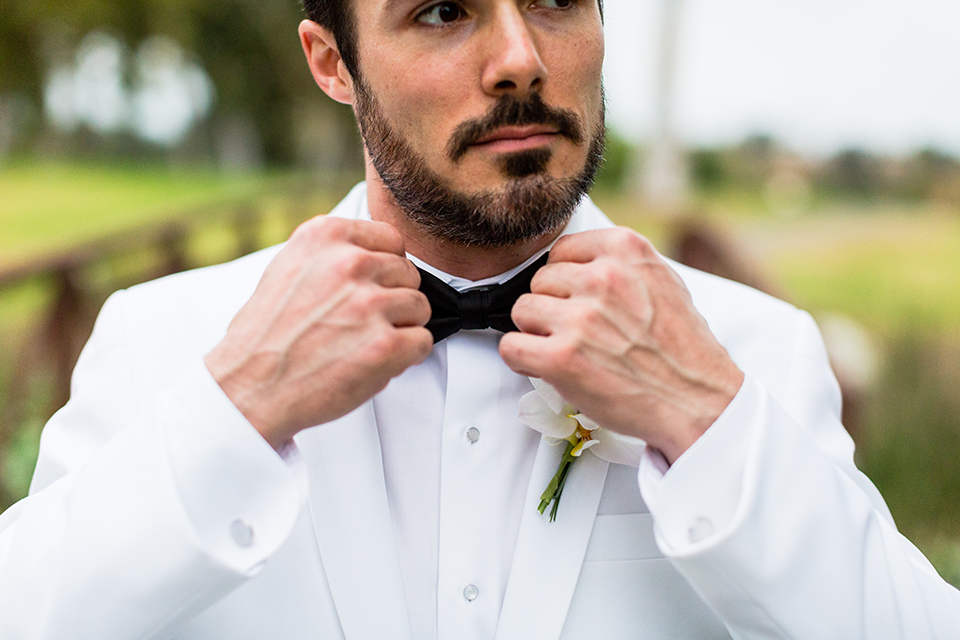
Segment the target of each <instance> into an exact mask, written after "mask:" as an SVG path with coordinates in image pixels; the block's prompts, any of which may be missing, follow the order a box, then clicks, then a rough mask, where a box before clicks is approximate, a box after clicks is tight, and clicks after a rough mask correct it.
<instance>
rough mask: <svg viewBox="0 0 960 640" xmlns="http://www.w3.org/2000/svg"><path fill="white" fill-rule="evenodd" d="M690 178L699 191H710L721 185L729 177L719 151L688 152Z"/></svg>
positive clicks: (698, 150) (696, 150) (697, 150)
mask: <svg viewBox="0 0 960 640" xmlns="http://www.w3.org/2000/svg"><path fill="white" fill-rule="evenodd" d="M690 177H691V178H692V179H693V184H694V185H695V186H696V187H698V188H699V189H712V188H716V187H718V186H720V185H722V184H723V183H724V182H726V181H727V180H728V179H729V177H728V175H727V167H726V164H725V162H724V159H723V156H722V154H721V153H720V151H717V150H716V149H695V150H694V151H692V152H690Z"/></svg>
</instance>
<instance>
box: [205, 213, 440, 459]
mask: <svg viewBox="0 0 960 640" xmlns="http://www.w3.org/2000/svg"><path fill="white" fill-rule="evenodd" d="M419 286H420V274H419V272H418V271H417V269H416V267H415V266H414V265H413V264H412V263H411V262H410V261H409V260H407V259H406V258H405V254H404V245H403V239H402V237H401V236H400V234H399V233H398V232H397V231H396V230H395V229H394V228H393V227H391V226H390V225H387V224H384V223H380V222H368V221H358V220H343V219H339V218H314V219H312V220H310V221H308V222H306V223H304V224H303V225H301V226H300V227H299V228H298V229H297V230H296V231H295V232H294V234H293V235H292V236H291V238H290V241H289V242H288V243H287V245H286V246H285V247H284V248H283V250H281V251H280V253H279V254H277V256H276V258H274V260H273V262H271V263H270V265H269V266H268V267H267V269H266V271H265V272H264V275H263V278H262V279H261V281H260V284H259V285H258V286H257V289H256V291H255V292H254V294H253V296H252V297H251V298H250V300H249V301H248V302H247V303H246V304H245V305H244V306H243V308H242V309H240V311H239V313H237V315H236V317H235V318H234V319H233V321H232V322H231V323H230V327H229V329H228V330H227V335H226V337H224V339H223V341H222V342H221V343H220V344H219V345H217V347H216V348H214V349H213V351H211V352H210V353H209V354H208V355H207V356H206V358H205V363H206V365H207V368H208V369H209V371H210V373H211V374H212V375H213V377H214V379H215V380H216V381H217V383H218V384H219V385H220V387H221V388H222V389H223V391H224V392H225V393H226V395H227V396H228V397H229V398H230V400H231V401H232V402H233V403H234V404H235V405H236V406H237V408H238V409H239V410H240V411H241V412H242V413H243V415H244V416H245V417H246V418H247V419H248V420H249V421H250V423H251V424H252V425H253V426H254V427H255V428H256V429H257V431H259V432H260V434H261V435H262V436H263V437H264V438H265V439H266V440H267V442H269V443H270V444H271V445H272V446H273V447H274V448H278V447H279V446H280V445H282V444H283V443H285V442H287V441H288V440H289V439H290V438H292V437H293V436H294V435H295V434H296V433H298V432H299V431H301V430H303V429H305V428H307V427H311V426H314V425H318V424H323V423H325V422H329V421H330V420H334V419H336V418H339V417H341V416H343V415H346V414H347V413H349V412H350V411H353V410H354V409H356V408H357V407H359V406H360V405H361V404H363V403H364V402H366V401H367V400H369V399H370V398H372V397H373V396H374V395H375V394H376V393H377V392H379V391H380V390H381V389H383V388H384V387H385V386H386V385H387V383H388V382H389V381H390V379H391V378H392V377H394V376H396V375H399V374H400V373H402V372H403V371H404V370H405V369H406V368H407V367H409V366H411V365H414V364H419V363H420V362H423V360H424V359H425V358H426V357H427V356H428V355H429V354H430V351H431V349H432V348H433V339H432V337H431V335H430V332H429V331H427V330H426V329H425V328H423V325H425V324H426V323H427V321H428V320H429V319H430V304H429V303H428V302H427V298H426V296H424V295H423V294H422V293H420V291H418V290H417V287H419Z"/></svg>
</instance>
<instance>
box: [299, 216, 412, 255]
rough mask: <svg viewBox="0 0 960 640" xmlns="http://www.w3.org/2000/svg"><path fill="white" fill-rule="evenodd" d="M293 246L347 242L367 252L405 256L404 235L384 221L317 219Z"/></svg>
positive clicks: (304, 226) (302, 230) (305, 226)
mask: <svg viewBox="0 0 960 640" xmlns="http://www.w3.org/2000/svg"><path fill="white" fill-rule="evenodd" d="M290 240H291V244H294V245H298V244H302V243H306V244H308V245H314V246H315V245H322V244H328V243H330V242H347V243H349V244H352V245H355V246H357V247H361V248H363V249H367V250H368V251H382V252H384V253H390V254H393V255H397V256H403V255H405V253H404V243H403V236H401V235H400V232H399V231H397V230H396V229H395V228H393V227H392V226H390V225H389V224H386V223H384V222H375V221H372V220H346V219H344V218H336V217H332V216H317V217H316V218H311V219H310V220H307V221H306V222H304V223H303V224H301V225H300V226H299V227H297V229H296V231H294V232H293V235H292V236H291V237H290Z"/></svg>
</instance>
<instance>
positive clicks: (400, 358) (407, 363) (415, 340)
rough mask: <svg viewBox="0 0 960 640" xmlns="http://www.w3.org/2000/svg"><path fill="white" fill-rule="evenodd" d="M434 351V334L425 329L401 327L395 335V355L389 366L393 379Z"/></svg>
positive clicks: (389, 373) (389, 372)
mask: <svg viewBox="0 0 960 640" xmlns="http://www.w3.org/2000/svg"><path fill="white" fill-rule="evenodd" d="M431 351H433V334H431V333H430V332H429V331H427V330H426V329H424V328H423V327H401V328H399V329H397V330H396V332H395V333H394V353H395V354H396V356H395V357H394V358H392V359H391V362H390V363H389V365H388V366H387V368H388V375H389V376H390V377H391V378H393V377H395V376H398V375H400V374H401V373H403V372H404V371H406V370H407V369H408V368H409V367H412V366H414V365H418V364H420V363H422V362H423V361H424V360H426V359H427V356H429V355H430V352H431Z"/></svg>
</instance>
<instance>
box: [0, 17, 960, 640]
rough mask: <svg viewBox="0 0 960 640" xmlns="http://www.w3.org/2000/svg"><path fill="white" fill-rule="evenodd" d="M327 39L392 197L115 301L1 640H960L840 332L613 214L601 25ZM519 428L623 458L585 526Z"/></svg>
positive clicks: (372, 163) (323, 72)
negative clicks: (679, 258) (877, 470)
mask: <svg viewBox="0 0 960 640" xmlns="http://www.w3.org/2000/svg"><path fill="white" fill-rule="evenodd" d="M305 4H306V10H307V14H308V16H309V17H310V20H307V21H305V22H303V24H302V25H301V26H300V38H301V42H302V44H303V48H304V52H305V54H306V58H307V62H308V64H309V67H310V70H311V72H312V73H313V76H314V78H315V79H316V81H317V84H318V85H319V86H320V88H321V89H322V90H323V91H324V92H325V93H327V95H329V96H330V97H331V98H333V99H335V100H338V101H340V102H344V103H348V104H351V105H353V108H354V111H355V113H356V116H357V121H358V123H359V126H360V129H361V132H362V134H363V139H364V143H365V151H366V157H367V170H366V174H367V176H366V177H367V180H366V183H365V184H363V185H359V186H358V187H357V188H355V189H354V191H353V192H351V194H350V195H349V196H348V197H347V198H346V199H345V200H344V201H343V202H342V203H341V204H340V205H339V206H338V207H337V208H336V209H335V210H334V211H333V212H332V214H331V215H330V216H327V217H325V218H317V219H314V220H311V221H309V222H307V223H305V224H304V225H302V226H301V227H300V228H299V229H298V230H297V231H296V232H295V233H294V234H293V236H292V237H291V239H290V241H289V242H288V243H287V244H286V245H284V246H283V247H277V248H274V249H270V250H267V251H264V252H261V253H259V254H255V255H254V256H251V257H248V258H246V259H243V260H240V261H238V262H235V263H232V264H229V265H222V266H219V267H214V268H211V269H205V270H200V271H196V272H192V273H187V274H181V275H179V276H174V277H171V278H167V279H164V280H160V281H157V282H154V283H149V284H146V285H142V286H140V287H135V288H133V289H130V290H127V291H124V292H120V293H118V294H116V295H115V296H113V297H112V298H111V300H110V301H108V302H107V304H106V305H105V307H104V309H103V311H102V313H101V316H100V319H99V320H98V324H97V328H96V329H95V332H94V336H93V337H92V338H91V341H90V344H89V345H88V346H87V348H86V350H85V352H84V355H83V357H82V358H81V361H80V363H79V364H78V366H77V371H76V373H75V377H74V389H73V395H72V398H71V401H70V403H69V404H68V405H67V406H66V407H65V408H64V409H63V410H62V411H61V412H59V413H58V414H57V415H56V416H55V417H54V418H53V419H52V420H51V421H50V423H49V424H48V425H47V427H46V429H45V431H44V436H43V442H42V447H41V454H40V460H39V462H38V464H37V470H36V474H35V478H34V482H33V486H32V488H31V496H30V497H29V498H27V499H26V500H24V501H22V502H21V503H19V504H18V505H16V506H15V507H14V508H12V509H11V510H10V511H9V512H7V513H6V514H4V515H3V516H2V517H0V620H2V621H3V623H2V624H5V625H7V629H8V630H7V632H5V633H4V637H8V636H9V637H14V638H21V637H23V638H27V637H29V638H66V637H69V638H99V639H102V638H135V637H136V638H139V637H161V638H205V639H206V638H231V639H236V638H250V639H254V638H283V639H297V638H328V637H329V638H349V639H359V638H411V639H416V640H419V639H421V638H426V639H430V638H441V639H457V640H460V639H472V638H477V639H480V638H501V639H523V640H526V639H530V638H542V639H544V640H547V639H549V640H556V639H558V638H587V637H589V638H634V637H650V638H729V637H738V638H770V637H787V638H817V639H820V638H855V637H871V638H890V637H910V638H927V637H930V638H933V637H944V638H945V637H949V635H950V634H951V633H954V632H955V631H956V629H957V628H960V596H958V594H957V592H956V591H955V590H953V589H952V588H951V587H949V586H948V585H946V584H945V583H943V582H942V581H941V580H940V579H939V577H938V576H937V575H936V573H935V572H934V571H933V569H932V568H931V567H930V565H929V564H928V563H927V562H926V560H925V559H924V558H923V557H922V555H920V554H919V552H918V551H917V550H916V549H915V548H914V547H913V546H912V545H911V544H910V543H909V542H908V541H907V540H905V539H904V538H902V537H901V536H900V535H899V534H898V533H897V531H896V529H895V527H894V525H893V523H892V521H891V519H890V516H889V512H888V511H887V509H886V506H885V505H884V503H883V500H882V499H881V498H880V496H879V494H878V493H877V492H876V490H875V489H874V487H873V486H872V485H871V484H870V482H869V481H868V480H867V479H866V478H865V477H864V476H863V475H862V474H860V472H859V471H857V469H856V468H855V467H854V466H853V462H852V453H853V450H852V444H851V442H850V440H849V438H848V437H847V435H846V433H845V432H844V430H843V428H842V426H841V425H840V423H839V421H838V418H837V416H838V413H839V396H838V391H837V387H836V384H835V382H834V380H833V378H832V375H831V373H830V371H829V366H828V364H827V360H826V357H825V354H824V352H823V348H822V344H821V342H820V338H819V334H818V333H817V330H816V328H815V326H814V325H813V323H812V321H811V320H810V319H809V316H807V315H806V314H803V313H802V312H799V311H797V310H795V309H793V308H791V307H789V306H788V305H785V304H784V303H781V302H778V301H775V300H773V299H770V298H767V297H765V296H763V295H761V294H758V293H756V292H754V291H752V290H749V289H746V288H745V287H741V286H739V285H735V284H733V283H729V282H725V281H722V280H719V279H716V278H712V277H710V276H707V275H705V274H701V273H698V272H695V271H692V270H689V269H684V268H682V267H679V266H677V265H672V264H669V263H667V262H666V261H665V260H663V259H662V258H661V257H660V256H659V255H658V254H657V253H656V251H655V250H654V249H653V248H652V247H651V246H650V244H649V243H648V242H647V241H646V240H645V239H644V238H642V237H641V236H639V235H637V234H636V233H634V232H632V231H629V230H625V229H617V228H613V227H612V225H611V224H610V222H609V221H608V220H607V219H606V218H605V217H604V216H603V214H602V213H601V212H600V211H599V210H597V209H596V208H595V207H594V206H593V205H592V204H591V203H590V202H589V200H586V199H584V194H585V192H586V190H587V189H588V187H589V185H590V184H591V181H592V178H593V176H594V173H595V172H596V170H597V167H598V165H599V163H600V155H601V151H602V147H603V131H604V126H603V109H604V104H603V92H602V87H601V65H602V61H603V32H602V20H601V18H602V16H601V7H600V6H599V4H598V3H597V2H595V1H594V0H579V1H577V0H524V1H523V2H518V1H517V0H469V1H464V2H454V1H451V2H423V0H307V2H306V3H305ZM548 250H549V253H547V252H548ZM518 283H519V284H518ZM514 290H516V291H514ZM527 290H528V291H529V292H528V293H523V292H524V291H527ZM425 292H426V293H425ZM521 293H523V294H522V295H519V298H517V299H515V297H516V296H517V295H518V294H521ZM427 294H429V296H430V297H429V298H428V295H427ZM444 310H445V312H449V313H450V314H452V315H451V316H450V317H444V318H441V317H439V316H440V315H441V311H444ZM460 312H462V314H461V313H460ZM428 327H429V328H428ZM458 329H459V330H458ZM511 329H516V330H515V331H514V330H511ZM504 332H505V333H504ZM531 378H534V379H537V380H538V383H537V384H538V388H540V389H547V388H546V387H544V385H542V384H540V383H539V381H540V380H542V381H545V382H546V383H549V385H552V387H553V388H554V389H555V390H556V392H559V394H560V395H561V396H562V398H563V400H560V399H558V398H554V397H553V396H552V395H551V392H550V391H549V390H545V391H543V396H544V397H542V398H538V396H537V395H528V394H531V393H535V392H533V389H534V387H533V384H532V383H531ZM525 396H526V398H525V399H524V400H523V401H522V402H521V399H522V398H524V397H525ZM551 399H554V400H556V402H555V403H553V404H552V405H551V402H549V401H550V400H551ZM563 401H565V402H566V403H567V404H568V406H567V407H566V408H564V409H561V406H560V405H561V404H563ZM521 405H522V406H523V407H525V416H524V420H525V421H526V422H527V424H529V425H531V426H534V427H537V428H540V429H542V430H547V431H550V429H548V428H547V426H546V425H548V423H550V424H552V423H554V422H557V421H559V422H560V423H563V421H564V420H568V421H569V418H567V415H568V414H569V415H573V414H574V412H575V411H579V412H581V413H582V414H583V415H584V416H589V418H590V419H591V420H592V421H595V423H594V422H591V421H588V420H586V419H585V418H582V423H583V424H584V425H585V426H589V427H591V428H592V427H593V426H596V424H599V426H600V428H599V429H597V430H595V431H593V432H591V433H589V434H588V433H586V432H584V431H582V430H581V432H580V433H581V436H582V437H583V438H585V439H587V440H594V439H596V440H597V441H601V440H602V441H601V442H600V444H597V445H596V446H594V447H592V448H591V449H587V451H586V452H584V453H583V455H581V456H580V457H578V458H576V459H575V461H574V462H573V464H572V465H571V466H570V470H569V473H568V474H567V476H566V479H565V484H564V485H563V486H564V489H563V493H562V498H563V499H562V502H561V503H559V504H558V506H557V511H556V514H557V517H556V521H554V522H551V521H550V518H549V517H548V515H541V514H540V512H539V511H538V508H537V507H538V505H539V503H540V497H541V492H543V490H544V488H545V487H546V486H547V483H548V482H549V481H550V479H551V477H552V476H553V475H554V473H555V472H556V470H557V467H558V464H559V463H560V461H561V458H562V456H563V455H564V451H563V447H556V446H552V445H551V444H550V443H549V442H548V440H547V439H544V438H541V435H540V433H538V431H536V430H534V429H531V428H529V426H527V424H523V423H522V422H521V420H520V419H519V417H518V413H519V411H520V407H521ZM531 407H533V409H531ZM573 407H575V408H576V409H573ZM564 424H569V422H567V423H564ZM611 434H612V435H611ZM553 435H557V434H553ZM560 435H563V434H560ZM644 443H646V446H644ZM588 446H589V445H588Z"/></svg>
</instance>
